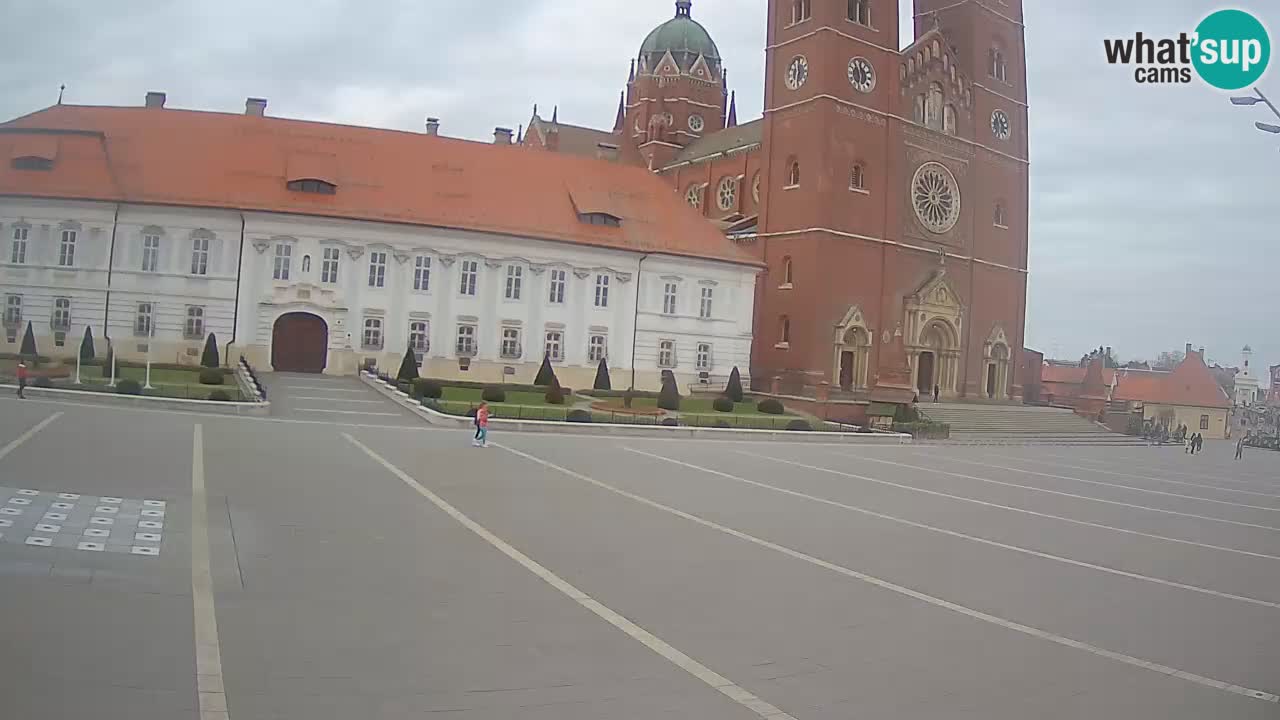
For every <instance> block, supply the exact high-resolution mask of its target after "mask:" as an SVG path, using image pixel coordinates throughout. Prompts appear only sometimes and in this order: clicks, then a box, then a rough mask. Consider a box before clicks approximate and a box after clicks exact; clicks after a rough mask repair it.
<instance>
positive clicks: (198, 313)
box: [182, 305, 204, 339]
mask: <svg viewBox="0 0 1280 720" xmlns="http://www.w3.org/2000/svg"><path fill="white" fill-rule="evenodd" d="M193 311H194V312H193ZM193 323H194V325H193ZM182 335H183V337H186V338H191V339H194V338H203V337H204V306H202V305H188V306H187V314H186V320H185V322H184V323H183V326H182Z"/></svg>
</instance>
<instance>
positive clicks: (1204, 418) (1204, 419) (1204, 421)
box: [1200, 415, 1209, 430]
mask: <svg viewBox="0 0 1280 720" xmlns="http://www.w3.org/2000/svg"><path fill="white" fill-rule="evenodd" d="M1200 429H1201V430H1208V429H1209V416H1208V415H1201V416H1200Z"/></svg>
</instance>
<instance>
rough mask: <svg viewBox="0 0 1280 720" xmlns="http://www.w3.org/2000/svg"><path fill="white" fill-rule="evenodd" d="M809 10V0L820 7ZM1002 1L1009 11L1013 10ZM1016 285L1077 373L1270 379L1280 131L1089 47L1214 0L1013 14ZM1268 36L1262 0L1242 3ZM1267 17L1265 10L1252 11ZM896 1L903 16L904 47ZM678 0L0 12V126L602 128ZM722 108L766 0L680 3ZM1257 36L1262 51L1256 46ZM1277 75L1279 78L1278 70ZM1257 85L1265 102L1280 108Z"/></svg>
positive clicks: (756, 82)
mask: <svg viewBox="0 0 1280 720" xmlns="http://www.w3.org/2000/svg"><path fill="white" fill-rule="evenodd" d="M821 1H826V0H815V2H821ZM1010 1H1012V2H1016V1H1017V0H1010ZM1026 4H1027V5H1028V6H1029V7H1028V8H1027V11H1026V24H1027V47H1028V65H1029V69H1028V76H1029V78H1030V95H1031V97H1030V105H1031V276H1030V290H1029V295H1030V297H1029V301H1028V302H1029V307H1028V316H1027V343H1028V345H1029V346H1031V347H1035V348H1038V349H1041V350H1043V351H1044V352H1045V353H1046V354H1048V355H1050V356H1060V357H1079V356H1080V355H1081V354H1083V353H1084V352H1085V351H1086V350H1087V349H1089V348H1090V347H1097V346H1098V345H1111V346H1113V347H1114V348H1115V349H1116V352H1117V353H1118V354H1119V355H1120V356H1121V357H1122V358H1124V359H1131V358H1154V356H1155V355H1156V354H1158V353H1159V352H1160V351H1162V350H1168V349H1175V348H1181V347H1182V346H1183V344H1184V343H1185V342H1192V343H1195V344H1196V345H1197V346H1200V345H1203V346H1205V347H1206V348H1207V350H1208V356H1209V358H1210V360H1216V361H1219V362H1222V363H1223V364H1237V363H1238V358H1239V349H1240V347H1241V346H1243V345H1244V344H1245V343H1249V344H1251V345H1252V346H1253V348H1254V349H1255V350H1256V351H1257V355H1256V356H1255V361H1254V365H1255V366H1259V367H1265V365H1266V364H1268V363H1280V323H1278V322H1277V318H1276V312H1275V311H1276V308H1277V306H1280V278H1277V277H1276V275H1275V273H1276V270H1277V269H1280V253H1278V252H1277V249H1276V247H1277V243H1278V242H1280V232H1278V231H1277V229H1276V224H1275V223H1274V218H1275V211H1276V208H1277V205H1280V192H1278V190H1277V188H1278V187H1280V185H1278V184H1277V179H1278V178H1280V152H1277V149H1278V148H1280V138H1278V137H1273V136H1268V135H1264V134H1262V133H1260V132H1257V131H1255V130H1253V128H1252V123H1253V122H1254V121H1255V120H1264V121H1265V120H1268V119H1270V120H1275V118H1270V117H1269V116H1268V114H1267V112H1266V111H1265V110H1262V109H1259V108H1256V107H1255V108H1237V107H1233V106H1231V105H1230V104H1229V102H1228V99H1227V97H1226V96H1225V95H1224V94H1222V93H1219V92H1217V91H1214V90H1212V89H1210V88H1208V87H1207V86H1204V85H1202V84H1200V83H1199V81H1198V80H1197V81H1196V82H1195V83H1194V84H1192V85H1175V86H1140V85H1138V84H1136V83H1134V82H1133V79H1132V74H1131V71H1126V70H1124V69H1123V68H1119V67H1111V66H1108V65H1107V64H1106V63H1105V61H1104V59H1103V51H1102V39H1103V37H1123V36H1125V35H1129V36H1132V34H1133V33H1134V32H1135V31H1138V30H1141V31H1143V32H1144V33H1146V34H1148V35H1153V34H1155V35H1160V36H1167V35H1174V34H1176V33H1177V32H1179V31H1182V30H1186V31H1190V30H1192V29H1194V27H1195V25H1196V24H1197V23H1198V21H1199V20H1200V18H1201V17H1203V16H1204V15H1205V14H1207V13H1208V12H1209V11H1211V10H1213V9H1217V7H1219V3H1218V2H1217V1H1216V0H1124V1H1123V2H1116V1H1115V0H1074V1H1073V2H1070V3H1066V2H1057V1H1042V0H1037V1H1036V2H1027V3H1026ZM1234 5H1235V6H1236V7H1241V8H1243V9H1248V10H1251V11H1253V12H1254V13H1255V14H1256V15H1257V16H1259V17H1260V18H1262V20H1263V22H1268V23H1270V25H1271V28H1272V32H1273V36H1274V35H1275V34H1276V28H1277V27H1280V25H1278V24H1277V23H1280V10H1278V9H1276V5H1275V3H1274V2H1273V0H1235V2H1234ZM1264 8H1265V9H1264ZM910 13H911V2H910V0H901V8H900V17H901V20H902V22H901V27H902V44H904V45H905V44H907V43H909V41H910V33H911V30H910V20H909V18H910ZM672 14H673V0H596V1H595V2H582V1H581V0H519V1H516V0H488V1H487V2H483V3H479V2H466V1H464V0H412V1H405V2H380V1H379V0H363V1H358V0H305V2H304V1H301V0H271V1H270V2H258V1H256V0H255V1H250V0H223V1H222V2H218V3H210V2H193V1H187V0H130V1H128V2H122V3H119V2H103V3H97V2H94V3H88V2H83V1H82V0H74V1H68V0H44V1H43V2H38V3H36V2H27V1H25V0H0V16H2V17H5V18H6V21H7V22H6V26H8V27H19V28H22V29H23V31H22V32H20V33H10V34H9V35H8V36H7V37H6V38H5V40H4V42H3V44H0V117H4V118H9V117H13V116H17V115H20V114H23V113H27V112H30V111H32V110H36V109H38V108H41V107H44V106H46V105H49V104H52V103H53V102H54V101H55V100H56V98H57V93H58V86H59V85H60V84H62V83H66V85H67V91H66V101H67V102H70V103H86V104H115V105H132V104H141V102H142V98H143V95H144V94H145V92H146V91H147V90H162V91H165V92H167V93H168V97H169V105H170V106H172V107H184V108H198V109H213V110H228V111H233V112H238V111H242V110H243V108H244V98H245V97H246V96H250V95H253V96H261V97H266V98H268V100H269V105H268V109H267V112H268V114H275V115H282V116H289V117H298V118H306V119H315V120H330V121H336V122H344V123H353V124H362V125H374V126H380V127H389V128H399V129H406V130H417V129H420V128H421V127H422V122H423V119H424V118H425V117H426V116H428V115H435V116H439V117H440V118H441V119H442V122H443V128H442V132H443V133H445V134H448V135H454V136H458V137H468V138H475V139H485V138H487V137H491V133H492V130H493V127H494V126H495V125H507V126H512V127H514V126H516V125H518V124H520V123H523V122H527V120H528V118H529V115H530V112H531V109H532V106H533V104H534V103H539V104H540V109H541V110H542V111H543V115H544V116H549V115H550V110H551V108H552V106H554V105H557V104H558V105H559V107H560V119H561V120H562V121H564V122H572V123H579V124H586V125H593V126H598V127H612V123H613V116H614V112H615V110H616V107H617V97H618V92H619V90H621V89H622V86H623V84H624V83H625V81H626V73H627V64H628V61H629V59H630V58H631V57H632V56H633V55H634V54H635V52H636V50H637V49H638V48H639V45H640V42H641V40H643V39H644V36H645V34H646V33H647V32H648V31H649V30H650V29H651V28H652V27H654V26H655V25H657V24H658V23H660V22H662V21H664V20H666V19H667V18H668V17H670V16H671V15H672ZM693 16H694V18H695V19H697V20H699V21H701V22H702V23H703V24H704V25H706V26H707V28H708V29H709V30H710V31H711V33H712V37H713V38H715V40H716V42H717V44H718V45H719V47H720V51H721V55H722V56H724V62H725V66H726V67H727V68H728V69H729V80H730V85H731V87H732V88H733V89H735V90H736V91H737V93H738V101H739V102H738V110H739V118H740V119H742V120H743V121H745V120H747V119H749V118H751V117H755V116H758V115H759V114H760V111H761V109H762V105H763V90H762V87H761V84H762V79H761V78H762V74H763V66H764V50H763V48H764V34H765V10H764V3H763V2H761V1H760V0H695V2H694V6H693ZM1273 39H1274V38H1273ZM1277 63H1280V60H1277V61H1275V62H1273V63H1272V64H1273V66H1274V65H1275V64H1277ZM1278 77H1280V75H1278V74H1277V71H1276V70H1275V69H1274V67H1273V69H1272V71H1271V72H1269V73H1268V75H1267V76H1266V77H1264V78H1263V80H1262V83H1261V87H1262V89H1263V91H1264V92H1267V90H1268V89H1270V90H1271V93H1270V94H1271V95H1274V96H1275V98H1276V99H1277V100H1280V82H1273V80H1274V79H1275V78H1278Z"/></svg>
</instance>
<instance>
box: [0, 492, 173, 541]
mask: <svg viewBox="0 0 1280 720" xmlns="http://www.w3.org/2000/svg"><path fill="white" fill-rule="evenodd" d="M166 506H167V503H166V501H164V500H156V499H152V498H147V499H142V498H137V499H135V498H122V497H110V496H106V497H96V496H92V495H79V494H77V493H66V492H44V491H40V490H32V489H28V488H8V487H0V528H5V529H6V531H5V532H0V543H13V544H20V545H28V546H31V547H48V548H64V549H69V550H83V551H86V552H108V553H120V554H127V555H141V556H143V557H155V556H158V555H159V554H160V548H161V546H162V543H163V540H164V534H163V533H164V515H165V508H166Z"/></svg>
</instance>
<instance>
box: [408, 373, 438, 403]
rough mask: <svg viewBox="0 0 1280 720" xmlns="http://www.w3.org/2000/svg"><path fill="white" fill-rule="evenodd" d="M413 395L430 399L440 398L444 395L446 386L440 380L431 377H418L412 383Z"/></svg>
mask: <svg viewBox="0 0 1280 720" xmlns="http://www.w3.org/2000/svg"><path fill="white" fill-rule="evenodd" d="M409 386H410V388H411V389H412V393H411V394H412V395H413V397H415V398H426V399H429V400H439V399H440V398H441V397H444V386H442V385H441V384H440V383H439V381H436V380H432V379H430V378H418V379H417V380H414V381H413V382H412V383H410V385H409Z"/></svg>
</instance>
